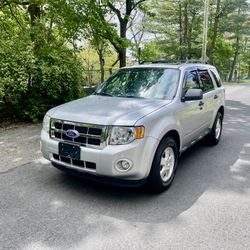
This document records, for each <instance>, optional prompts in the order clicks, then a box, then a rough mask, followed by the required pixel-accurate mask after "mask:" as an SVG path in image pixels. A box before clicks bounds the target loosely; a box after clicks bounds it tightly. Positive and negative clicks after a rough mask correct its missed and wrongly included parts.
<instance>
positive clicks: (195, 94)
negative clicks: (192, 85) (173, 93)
mask: <svg viewBox="0 0 250 250" xmlns="http://www.w3.org/2000/svg"><path fill="white" fill-rule="evenodd" d="M202 98H203V93H202V90H201V89H188V90H187V92H186V93H185V95H184V96H183V97H182V101H184V102H185V101H197V100H202Z"/></svg>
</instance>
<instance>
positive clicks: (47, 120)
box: [43, 115, 50, 133]
mask: <svg viewBox="0 0 250 250" xmlns="http://www.w3.org/2000/svg"><path fill="white" fill-rule="evenodd" d="M49 127H50V117H49V116H48V115H45V116H44V118H43V129H44V130H45V131H46V132H47V133H49Z"/></svg>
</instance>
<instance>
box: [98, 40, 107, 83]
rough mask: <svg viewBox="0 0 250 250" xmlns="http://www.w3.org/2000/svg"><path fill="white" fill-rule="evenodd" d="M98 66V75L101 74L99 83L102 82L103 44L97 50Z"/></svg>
mask: <svg viewBox="0 0 250 250" xmlns="http://www.w3.org/2000/svg"><path fill="white" fill-rule="evenodd" d="M97 52H98V56H99V64H100V74H101V83H103V82H104V73H105V72H104V64H105V61H104V58H103V44H102V45H101V46H100V47H99V48H98V51H97Z"/></svg>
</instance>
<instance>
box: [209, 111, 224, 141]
mask: <svg viewBox="0 0 250 250" xmlns="http://www.w3.org/2000/svg"><path fill="white" fill-rule="evenodd" d="M222 122H223V116H222V114H221V113H220V112H218V113H217V115H216V118H215V121H214V124H213V128H212V130H211V132H210V133H209V134H208V135H207V136H206V141H207V143H208V144H209V145H210V146H215V145H217V144H218V143H219V141H220V138H221V133H222Z"/></svg>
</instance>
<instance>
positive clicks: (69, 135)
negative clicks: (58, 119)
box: [66, 129, 80, 138]
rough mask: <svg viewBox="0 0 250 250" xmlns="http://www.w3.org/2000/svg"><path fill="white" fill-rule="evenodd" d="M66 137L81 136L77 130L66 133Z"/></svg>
mask: <svg viewBox="0 0 250 250" xmlns="http://www.w3.org/2000/svg"><path fill="white" fill-rule="evenodd" d="M66 135H67V136H68V137H70V138H77V137H79V136H80V134H79V132H78V131H76V130H72V129H69V130H67V131H66Z"/></svg>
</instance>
